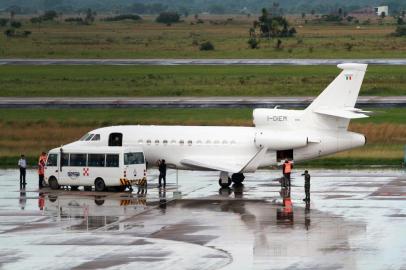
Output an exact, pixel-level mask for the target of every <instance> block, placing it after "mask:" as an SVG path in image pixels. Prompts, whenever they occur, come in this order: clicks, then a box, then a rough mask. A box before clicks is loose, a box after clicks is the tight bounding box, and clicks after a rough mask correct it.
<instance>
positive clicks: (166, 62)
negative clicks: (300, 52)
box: [0, 58, 406, 66]
mask: <svg viewBox="0 0 406 270" xmlns="http://www.w3.org/2000/svg"><path fill="white" fill-rule="evenodd" d="M345 62H351V63H362V64H370V65H406V58H398V59H387V58H382V59H379V58H376V59H85V58H84V59H35V58H3V59H0V65H161V66H171V65H337V64H341V63H345Z"/></svg>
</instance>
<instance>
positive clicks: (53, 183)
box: [48, 176, 60, 190]
mask: <svg viewBox="0 0 406 270" xmlns="http://www.w3.org/2000/svg"><path fill="white" fill-rule="evenodd" d="M48 183H49V186H50V187H51V189H52V190H57V189H59V188H60V186H59V184H58V180H56V178H55V177H54V176H51V177H50V178H49V181H48Z"/></svg>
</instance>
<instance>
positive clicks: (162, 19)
mask: <svg viewBox="0 0 406 270" xmlns="http://www.w3.org/2000/svg"><path fill="white" fill-rule="evenodd" d="M179 20H180V16H179V14H178V13H177V12H162V13H161V14H159V16H158V17H157V18H156V22H158V23H166V24H171V23H177V22H179Z"/></svg>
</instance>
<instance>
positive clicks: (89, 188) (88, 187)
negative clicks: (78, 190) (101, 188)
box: [83, 186, 92, 191]
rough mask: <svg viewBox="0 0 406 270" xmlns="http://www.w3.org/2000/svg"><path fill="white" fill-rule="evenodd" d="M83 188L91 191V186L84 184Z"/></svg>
mask: <svg viewBox="0 0 406 270" xmlns="http://www.w3.org/2000/svg"><path fill="white" fill-rule="evenodd" d="M83 190H84V191H92V186H84V187H83Z"/></svg>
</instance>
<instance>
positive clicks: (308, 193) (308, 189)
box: [302, 170, 310, 202]
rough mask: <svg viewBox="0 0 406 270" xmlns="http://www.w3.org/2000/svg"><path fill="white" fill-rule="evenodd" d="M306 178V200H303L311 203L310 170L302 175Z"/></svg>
mask: <svg viewBox="0 0 406 270" xmlns="http://www.w3.org/2000/svg"><path fill="white" fill-rule="evenodd" d="M302 175H303V176H304V180H305V184H304V188H305V194H306V198H304V199H303V201H305V202H310V174H309V171H308V170H305V171H304V173H303V174H302Z"/></svg>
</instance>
